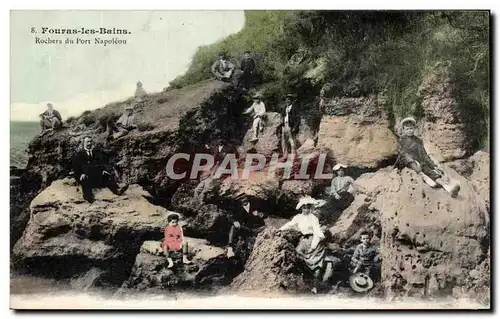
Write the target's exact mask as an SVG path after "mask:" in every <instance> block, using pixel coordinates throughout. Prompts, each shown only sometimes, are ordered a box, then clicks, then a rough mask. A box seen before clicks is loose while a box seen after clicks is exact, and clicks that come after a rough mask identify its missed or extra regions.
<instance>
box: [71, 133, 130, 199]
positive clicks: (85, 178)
mask: <svg viewBox="0 0 500 319" xmlns="http://www.w3.org/2000/svg"><path fill="white" fill-rule="evenodd" d="M73 171H74V174H75V178H76V180H77V181H78V183H79V184H80V185H81V186H82V192H83V198H84V199H85V200H86V201H88V202H93V201H94V194H93V192H92V189H93V188H100V187H108V188H109V189H110V190H111V191H112V192H113V193H114V194H116V195H121V194H123V193H124V192H125V190H126V189H127V188H128V186H125V187H122V188H119V187H118V184H117V183H116V181H115V179H114V177H113V175H112V174H111V173H110V171H112V169H111V168H110V167H109V164H108V160H107V159H106V157H105V154H103V153H102V152H100V151H99V150H95V149H94V141H93V140H92V137H90V136H86V137H85V138H84V139H83V149H81V150H79V151H78V152H77V153H76V154H75V155H74V156H73Z"/></svg>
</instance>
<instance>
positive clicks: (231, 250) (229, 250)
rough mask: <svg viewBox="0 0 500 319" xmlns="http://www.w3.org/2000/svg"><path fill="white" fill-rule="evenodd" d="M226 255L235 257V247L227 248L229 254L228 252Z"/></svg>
mask: <svg viewBox="0 0 500 319" xmlns="http://www.w3.org/2000/svg"><path fill="white" fill-rule="evenodd" d="M226 255H227V258H232V257H234V251H233V248H231V247H229V248H228V249H227V254H226Z"/></svg>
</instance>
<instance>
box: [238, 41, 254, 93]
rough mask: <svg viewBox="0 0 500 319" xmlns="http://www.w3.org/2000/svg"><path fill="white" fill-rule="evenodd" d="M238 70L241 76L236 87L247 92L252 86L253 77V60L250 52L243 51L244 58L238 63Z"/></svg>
mask: <svg viewBox="0 0 500 319" xmlns="http://www.w3.org/2000/svg"><path fill="white" fill-rule="evenodd" d="M240 68H241V76H240V78H239V82H238V86H240V87H243V88H244V89H247V90H248V89H249V88H250V87H251V86H252V84H253V81H254V76H255V60H254V59H253V58H252V56H251V54H250V51H245V53H244V58H243V60H241V63H240Z"/></svg>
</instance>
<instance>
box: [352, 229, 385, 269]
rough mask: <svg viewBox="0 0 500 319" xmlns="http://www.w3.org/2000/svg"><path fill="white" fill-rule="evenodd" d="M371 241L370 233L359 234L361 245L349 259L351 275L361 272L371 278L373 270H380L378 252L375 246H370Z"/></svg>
mask: <svg viewBox="0 0 500 319" xmlns="http://www.w3.org/2000/svg"><path fill="white" fill-rule="evenodd" d="M371 240H372V234H371V232H369V231H363V232H361V244H359V245H358V246H357V247H356V249H355V250H354V254H353V255H352V258H351V266H352V267H353V271H352V273H353V274H355V273H357V272H363V273H365V274H366V275H368V276H370V277H372V276H373V275H375V270H376V269H378V268H380V252H379V249H378V247H377V246H375V245H372V243H371Z"/></svg>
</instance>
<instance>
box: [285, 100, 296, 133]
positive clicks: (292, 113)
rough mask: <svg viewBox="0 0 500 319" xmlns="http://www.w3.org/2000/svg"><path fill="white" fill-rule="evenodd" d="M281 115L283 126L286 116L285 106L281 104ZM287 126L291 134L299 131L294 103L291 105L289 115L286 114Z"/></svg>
mask: <svg viewBox="0 0 500 319" xmlns="http://www.w3.org/2000/svg"><path fill="white" fill-rule="evenodd" d="M281 115H282V116H283V125H284V123H285V116H286V105H284V104H283V106H282V109H281ZM288 125H289V126H290V129H291V131H292V134H296V133H297V132H298V131H299V126H300V114H299V111H298V110H297V105H296V104H295V103H293V104H292V109H291V110H290V113H288Z"/></svg>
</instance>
